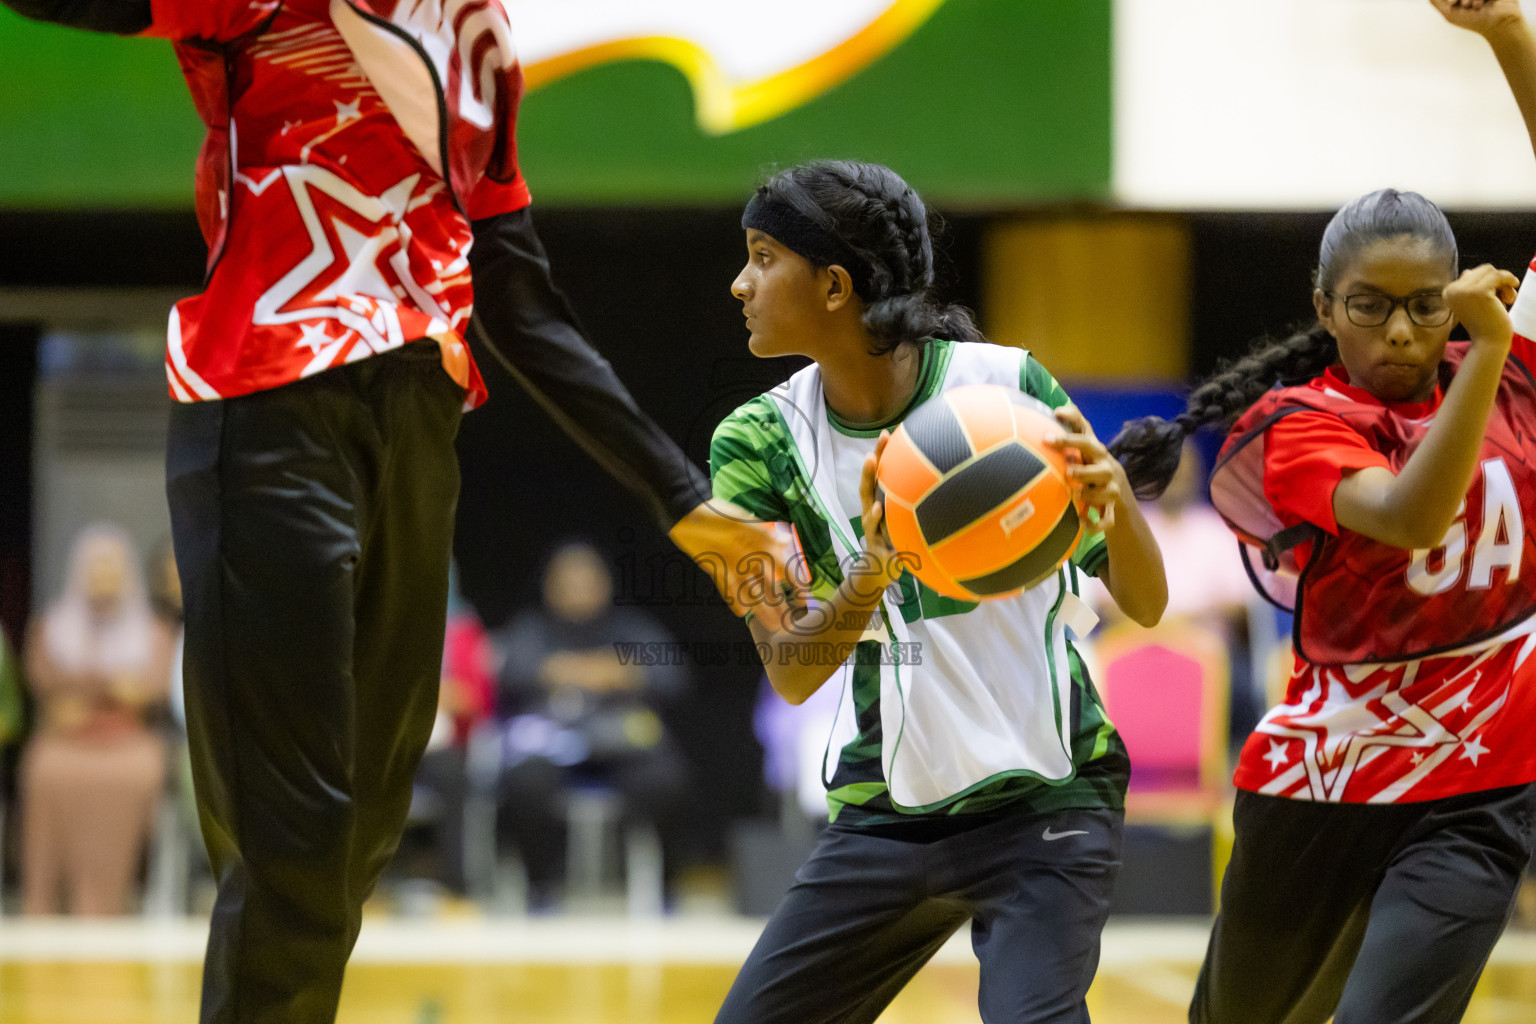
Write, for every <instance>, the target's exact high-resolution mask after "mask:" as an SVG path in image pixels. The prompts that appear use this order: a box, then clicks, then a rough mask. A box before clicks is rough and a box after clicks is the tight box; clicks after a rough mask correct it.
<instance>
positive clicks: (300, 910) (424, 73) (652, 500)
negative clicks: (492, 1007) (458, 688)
mask: <svg viewBox="0 0 1536 1024" xmlns="http://www.w3.org/2000/svg"><path fill="white" fill-rule="evenodd" d="M5 2H6V3H7V4H8V6H10V7H12V8H14V9H15V10H17V11H18V12H20V13H22V14H24V15H28V16H31V17H34V18H39V19H42V20H47V21H53V22H56V23H60V24H65V25H71V26H75V27H78V28H85V29H92V30H96V31H104V32H114V33H118V34H124V35H127V34H147V35H155V36H161V37H164V38H168V39H171V40H173V41H174V42H175V48H176V54H177V57H178V59H179V60H180V62H181V67H182V71H183V72H184V74H185V76H186V79H187V83H188V85H189V87H190V89H191V91H192V96H193V99H194V102H195V104H196V107H197V110H198V113H199V115H200V116H201V117H202V119H203V120H204V122H205V123H206V124H207V126H208V137H207V141H206V142H205V144H204V146H203V150H202V153H201V155H200V157H199V159H198V167H197V210H198V216H199V220H200V222H201V225H202V228H203V232H204V234H205V236H206V238H207V240H208V243H209V269H208V278H207V282H206V288H205V291H204V292H203V293H202V294H201V295H198V296H195V297H193V298H190V299H186V300H184V301H183V302H181V303H179V304H178V305H177V307H176V309H175V311H174V312H173V313H172V314H171V321H170V330H169V338H168V346H167V359H166V375H167V377H168V379H169V382H170V389H171V392H172V394H173V396H174V397H175V398H176V399H177V404H176V406H175V407H174V409H173V412H172V416H171V427H170V437H169V450H168V457H167V477H168V492H169V497H170V503H171V515H172V523H173V530H174V535H175V543H176V557H177V562H178V564H179V566H180V570H181V575H182V585H183V590H184V593H185V597H186V629H187V633H186V671H185V676H186V685H187V693H186V707H187V719H188V722H187V724H188V732H189V736H190V741H191V748H192V759H193V767H194V778H195V782H196V791H197V799H198V807H199V813H200V816H201V819H202V827H203V834H204V837H205V839H206V840H207V843H208V848H209V854H210V856H211V858H212V862H213V868H214V873H215V876H216V878H217V881H218V900H217V903H216V904H215V906H214V911H213V922H212V929H211V934H210V937H209V944H208V955H207V962H206V969H205V972H204V984H203V1006H202V1019H203V1020H204V1021H205V1022H215V1021H216V1022H221V1024H223V1022H235V1021H283V1022H285V1024H307V1022H326V1021H331V1020H333V1019H334V1017H335V1013H336V1003H337V999H338V997H339V994H340V990H341V981H342V974H343V971H344V968H345V965H346V962H347V958H348V956H349V954H350V951H351V949H352V945H353V942H354V941H355V940H356V937H357V933H358V928H359V925H360V922H361V908H362V904H363V900H364V899H365V897H366V896H367V895H368V894H369V892H370V891H371V890H372V888H373V886H374V883H375V882H376V880H377V879H378V876H379V873H380V871H381V870H382V869H383V867H384V866H385V864H386V863H387V862H388V861H389V859H390V856H391V855H392V854H393V852H394V850H395V847H396V845H397V843H398V841H399V838H400V832H401V829H402V827H403V824H404V821H405V816H406V812H407V809H408V807H409V805H410V797H411V779H412V776H413V775H414V773H415V770H416V766H417V763H418V761H419V760H420V757H421V753H422V750H423V748H424V747H425V745H426V741H427V737H428V734H429V733H430V731H431V728H432V724H433V720H434V717H435V713H436V708H437V687H438V678H439V667H440V660H441V657H442V648H443V629H444V615H445V608H446V605H447V596H448V589H447V588H448V560H449V549H450V544H451V539H452V534H453V513H454V506H455V503H456V500H457V495H458V481H459V477H458V465H457V459H456V456H455V453H454V447H453V442H454V435H455V433H456V431H457V428H458V423H459V417H460V414H461V410H462V409H463V408H465V407H473V406H474V405H476V404H478V402H479V401H480V400H481V399H482V398H483V397H484V394H485V390H484V386H483V385H482V383H481V381H480V376H479V374H478V372H477V371H476V368H475V365H474V361H473V360H472V359H471V358H470V354H469V350H468V348H467V346H466V345H465V342H464V333H465V332H466V331H471V330H473V331H474V332H476V334H477V335H478V336H479V337H480V338H481V339H482V340H483V341H484V342H485V344H486V345H487V346H488V347H490V348H491V350H492V351H493V352H495V353H496V354H497V356H498V358H500V359H501V360H502V361H503V362H504V363H506V365H507V366H508V369H509V370H510V371H511V372H512V374H513V375H514V376H515V377H516V378H517V379H518V381H519V383H520V384H522V385H523V386H524V387H525V388H526V389H527V390H528V391H529V392H531V393H532V394H533V396H534V397H535V398H536V399H537V400H538V401H539V402H540V404H541V405H543V406H544V407H545V408H546V409H547V410H549V411H550V413H551V414H552V415H553V416H554V417H555V418H556V419H557V420H558V421H559V422H560V424H561V426H562V427H563V428H564V429H565V430H566V431H567V432H568V433H570V434H571V435H572V436H573V437H574V438H575V439H576V440H578V441H579V442H580V443H581V444H582V445H583V446H584V447H585V448H586V449H587V450H588V451H589V452H590V453H591V454H592V455H593V456H594V457H595V458H596V459H597V460H598V461H599V462H600V463H602V465H603V466H604V467H605V468H606V469H607V470H608V471H609V472H610V473H612V474H613V475H614V476H616V477H618V478H619V479H620V480H621V481H623V482H625V483H627V484H628V485H629V486H630V487H631V489H632V490H634V491H635V492H636V493H637V494H638V495H639V496H640V497H641V498H642V499H643V500H644V501H645V502H646V504H647V507H648V511H649V512H650V513H651V515H652V517H653V519H654V520H655V521H656V522H657V523H658V524H659V525H660V526H661V527H662V528H663V529H664V530H666V531H668V533H669V534H670V536H671V537H672V539H673V540H674V541H675V542H676V543H677V544H678V545H679V546H680V547H682V548H683V549H684V550H686V551H687V552H688V553H689V554H690V555H692V556H694V557H695V558H696V559H699V560H701V562H705V563H709V564H710V566H709V567H710V568H712V569H713V570H714V572H715V575H716V580H717V582H718V583H719V584H720V585H721V588H722V591H723V592H724V593H725V594H726V597H727V599H728V600H729V601H731V603H732V604H733V606H735V607H736V609H737V610H738V611H741V610H742V606H743V603H744V602H746V601H749V600H750V596H751V595H752V594H754V593H759V592H762V591H760V590H757V589H754V588H757V587H759V586H764V587H766V588H767V592H769V593H772V592H774V587H773V582H772V580H771V579H765V578H764V574H760V573H757V572H755V570H756V569H758V568H760V567H768V568H767V572H766V575H767V576H769V577H771V576H773V575H775V574H777V573H779V572H781V571H782V566H783V564H784V561H785V559H784V556H785V555H786V554H787V549H786V546H785V544H784V542H782V541H779V540H777V539H775V537H774V535H773V534H771V533H770V532H769V531H768V530H767V529H766V528H764V527H762V526H760V525H751V524H750V520H749V517H747V516H746V515H745V513H740V514H739V515H737V513H739V512H740V510H733V509H730V508H726V507H723V506H722V504H721V503H712V504H709V505H706V504H704V502H705V501H706V500H708V499H709V495H710V487H709V482H708V480H707V479H706V478H705V477H704V476H703V474H702V473H700V472H699V471H698V470H697V469H696V468H695V467H694V466H692V465H691V464H690V463H689V462H688V460H687V459H686V458H685V457H684V455H683V453H682V452H681V451H680V450H679V449H678V447H677V446H676V445H675V444H674V443H673V442H672V441H671V440H670V439H669V438H667V436H666V435H665V434H664V433H663V432H662V431H661V430H660V429H659V428H658V427H657V426H656V425H655V424H654V423H653V422H651V420H649V419H648V418H647V417H646V416H645V415H644V414H643V413H641V412H640V410H639V409H638V408H637V407H636V406H635V404H634V402H633V400H632V399H631V398H630V396H629V394H628V393H627V392H626V391H625V389H624V387H623V385H622V384H620V382H619V381H618V379H617V378H616V377H615V376H614V374H613V372H612V370H611V369H610V368H609V366H608V364H607V363H606V362H605V361H604V360H603V359H602V358H601V356H599V355H598V354H597V353H596V352H595V351H594V350H593V349H592V348H591V346H590V345H589V344H588V343H587V342H586V341H585V340H584V339H583V338H582V336H581V334H580V333H579V332H578V330H577V329H576V328H575V326H574V319H573V317H572V315H571V312H570V310H569V308H568V306H567V304H566V301H565V299H564V297H563V296H562V295H561V294H560V293H559V292H558V291H556V290H555V288H554V285H553V284H552V283H551V281H550V277H549V267H548V263H547V262H546V260H545V256H544V251H543V247H542V246H541V244H540V242H539V238H538V235H537V234H536V233H535V232H534V230H533V224H532V221H531V220H530V215H529V210H528V204H529V194H528V189H527V186H526V185H525V184H524V182H523V179H522V176H521V175H520V173H519V171H518V166H517V159H516V146H515V141H514V137H513V125H514V121H515V117H516V112H517V105H518V100H519V98H520V96H521V92H522V73H521V70H520V68H519V65H518V63H517V57H516V53H515V51H514V50H513V47H512V40H511V30H510V26H509V23H508V21H507V15H506V12H505V11H504V10H503V8H502V5H501V3H500V0H427V2H424V3H416V2H412V3H404V2H399V0H282V2H279V0H5ZM765 610H767V609H765Z"/></svg>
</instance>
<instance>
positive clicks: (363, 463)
mask: <svg viewBox="0 0 1536 1024" xmlns="http://www.w3.org/2000/svg"><path fill="white" fill-rule="evenodd" d="M462 402H463V392H462V391H461V390H460V389H459V388H458V387H457V386H456V385H455V384H454V383H453V382H452V381H451V380H450V379H449V377H448V375H447V374H446V373H445V372H444V371H443V369H442V367H441V365H440V363H439V357H438V350H437V346H436V345H435V343H432V342H417V343H414V344H412V345H408V346H406V347H405V348H403V349H400V350H398V351H395V352H391V353H387V354H384V355H379V356H375V357H372V358H369V359H365V360H362V361H361V362H358V363H354V364H351V365H349V366H345V367H341V368H338V369H335V370H330V371H327V372H325V373H322V374H319V375H317V376H315V377H311V378H309V379H307V380H303V381H300V382H298V383H295V384H290V385H287V386H285V387H281V388H276V389H274V390H270V391H264V392H258V393H256V394H253V395H248V396H245V397H241V398H233V399H227V400H224V401H216V402H206V403H199V404H195V405H178V406H176V407H175V409H174V410H173V413H172V417H171V427H170V438H169V445H168V454H167V489H168V492H169V498H170V505H171V519H172V527H173V531H174V537H175V544H176V557H177V562H178V565H179V567H180V571H181V578H182V587H183V590H184V593H185V601H186V630H187V632H186V662H185V677H186V706H187V729H188V734H189V738H190V744H191V752H192V766H193V777H194V782H195V787H196V792H197V804H198V812H199V816H200V819H201V824H202V830H203V836H204V838H205V840H206V842H207V844H208V852H209V856H210V858H211V861H212V864H213V870H214V876H215V878H216V880H217V883H218V900H217V902H216V903H215V905H214V910H213V920H212V929H211V933H210V935H209V940H208V953H207V961H206V964H205V969H204V976H203V1003H202V1020H203V1021H204V1022H205V1024H235V1022H241V1024H246V1022H273V1024H276V1022H282V1024H311V1022H321V1024H328V1022H330V1021H332V1020H334V1018H335V1013H336V1003H337V999H338V997H339V996H340V992H341V981H342V974H343V971H344V970H345V967H346V963H347V958H348V956H349V954H350V952H351V950H352V945H353V943H354V942H355V941H356V939H357V933H358V928H359V925H360V923H361V908H362V904H363V900H364V899H365V898H366V897H367V896H368V894H369V892H370V891H371V890H372V888H373V885H374V883H375V881H377V879H378V876H379V873H380V872H381V871H382V870H383V868H384V866H385V865H386V864H387V863H388V861H389V859H390V857H391V855H392V854H393V853H394V850H395V847H396V845H397V844H398V842H399V839H400V834H401V830H402V828H403V827H404V822H405V817H406V812H407V810H408V809H409V806H410V798H411V780H412V776H413V775H414V773H415V771H416V766H417V763H418V762H419V761H420V758H421V754H422V751H423V749H424V748H425V746H426V741H427V736H428V734H429V733H430V731H431V728H432V723H433V719H434V716H435V714H436V709H437V688H438V679H439V673H440V668H441V663H442V651H443V624H444V615H445V609H446V607H447V594H448V561H449V555H450V551H451V542H452V536H453V515H454V507H455V503H456V502H457V499H458V487H459V473H458V463H457V460H456V456H455V453H454V447H453V442H454V436H455V434H456V433H457V430H458V424H459V417H460V407H461V404H462Z"/></svg>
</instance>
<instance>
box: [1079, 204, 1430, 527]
mask: <svg viewBox="0 0 1536 1024" xmlns="http://www.w3.org/2000/svg"><path fill="white" fill-rule="evenodd" d="M1403 236H1408V237H1410V238H1415V239H1420V240H1423V241H1427V242H1429V243H1431V244H1432V245H1434V247H1435V248H1436V249H1437V250H1438V251H1439V252H1441V253H1443V254H1444V255H1445V258H1446V261H1447V262H1448V263H1449V264H1450V267H1451V271H1452V272H1453V273H1454V272H1455V269H1456V261H1457V254H1456V238H1455V235H1453V234H1452V232H1451V225H1450V223H1449V222H1448V221H1447V220H1446V219H1445V214H1444V213H1442V212H1440V208H1439V207H1438V206H1436V205H1435V204H1434V203H1432V202H1430V201H1429V200H1428V199H1425V198H1424V197H1423V196H1421V195H1419V194H1418V193H1417V192H1399V191H1397V190H1396V189H1390V188H1386V189H1380V190H1379V191H1376V192H1371V193H1369V194H1367V195H1363V196H1361V197H1360V198H1359V199H1356V200H1354V201H1353V202H1351V203H1350V204H1349V205H1347V206H1345V207H1344V208H1343V209H1341V210H1339V212H1338V213H1336V214H1334V215H1333V219H1332V220H1330V221H1329V222H1328V227H1327V229H1326V230H1324V232H1323V242H1322V246H1321V247H1320V249H1319V252H1318V261H1317V270H1316V271H1315V272H1314V273H1313V284H1314V285H1315V286H1316V287H1317V288H1319V289H1321V290H1322V291H1325V292H1326V291H1332V290H1333V288H1334V286H1335V285H1337V284H1338V282H1339V279H1340V278H1341V277H1342V276H1343V274H1344V272H1345V271H1346V269H1347V268H1348V267H1349V266H1350V264H1351V263H1353V262H1354V260H1355V258H1356V257H1357V256H1359V255H1360V253H1361V251H1362V250H1364V249H1365V248H1366V247H1367V246H1370V245H1372V244H1374V243H1376V242H1380V241H1383V240H1385V239H1389V238H1400V237H1403ZM1338 361H1339V347H1338V343H1337V342H1336V341H1334V339H1333V337H1332V336H1331V335H1330V334H1329V333H1328V331H1327V329H1326V328H1324V327H1323V325H1322V324H1321V323H1314V324H1313V325H1312V326H1311V327H1308V328H1307V329H1306V330H1303V331H1299V332H1297V333H1295V334H1292V335H1290V336H1289V337H1285V338H1261V339H1259V340H1258V341H1257V342H1255V343H1254V345H1253V346H1252V349H1251V350H1250V351H1249V353H1248V354H1247V355H1245V356H1243V357H1242V358H1240V359H1238V360H1236V361H1235V362H1231V363H1227V364H1223V365H1222V366H1221V367H1220V368H1219V369H1218V370H1217V372H1216V373H1215V374H1213V375H1212V376H1210V377H1208V378H1206V379H1205V380H1204V381H1202V382H1201V383H1200V384H1198V385H1196V387H1195V388H1194V390H1192V391H1191V392H1190V393H1189V400H1188V403H1187V406H1186V408H1185V410H1184V412H1182V413H1180V414H1179V415H1177V416H1175V417H1174V418H1173V419H1172V420H1164V419H1162V418H1161V417H1158V416H1148V417H1146V418H1145V419H1139V420H1131V421H1130V422H1128V423H1126V424H1125V426H1124V427H1122V428H1121V430H1120V433H1119V434H1117V435H1116V436H1115V438H1114V440H1113V441H1111V442H1110V444H1109V450H1110V452H1111V453H1112V454H1113V455H1114V456H1115V457H1116V458H1117V459H1119V460H1120V463H1121V465H1123V466H1124V467H1125V473H1126V476H1127V477H1128V478H1129V479H1130V481H1131V487H1132V489H1133V490H1134V491H1135V493H1136V497H1138V498H1141V499H1144V500H1146V499H1151V498H1156V497H1157V496H1158V495H1160V494H1162V493H1163V488H1165V487H1167V486H1168V481H1169V480H1171V479H1172V478H1173V473H1174V470H1175V469H1176V468H1178V464H1179V454H1180V450H1181V448H1182V446H1183V444H1184V439H1185V438H1186V437H1188V436H1189V435H1191V434H1193V433H1194V432H1195V431H1197V430H1199V429H1200V428H1201V427H1203V426H1205V425H1207V424H1220V425H1221V427H1222V428H1223V429H1228V428H1230V427H1231V426H1232V424H1233V423H1234V422H1235V421H1236V420H1237V418H1238V417H1239V416H1241V415H1242V414H1243V412H1245V411H1246V410H1247V409H1248V407H1249V406H1251V405H1253V403H1254V402H1257V401H1258V400H1259V399H1260V398H1262V397H1263V396H1264V394H1265V392H1267V391H1269V390H1270V389H1271V388H1273V387H1274V386H1275V385H1277V384H1278V385H1280V386H1282V387H1288V386H1290V385H1293V384H1302V383H1305V382H1306V381H1308V380H1311V379H1312V378H1313V377H1316V376H1318V375H1319V374H1321V373H1322V372H1323V371H1324V370H1326V369H1327V368H1328V367H1330V366H1332V365H1334V364H1335V363H1337V362H1338Z"/></svg>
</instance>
